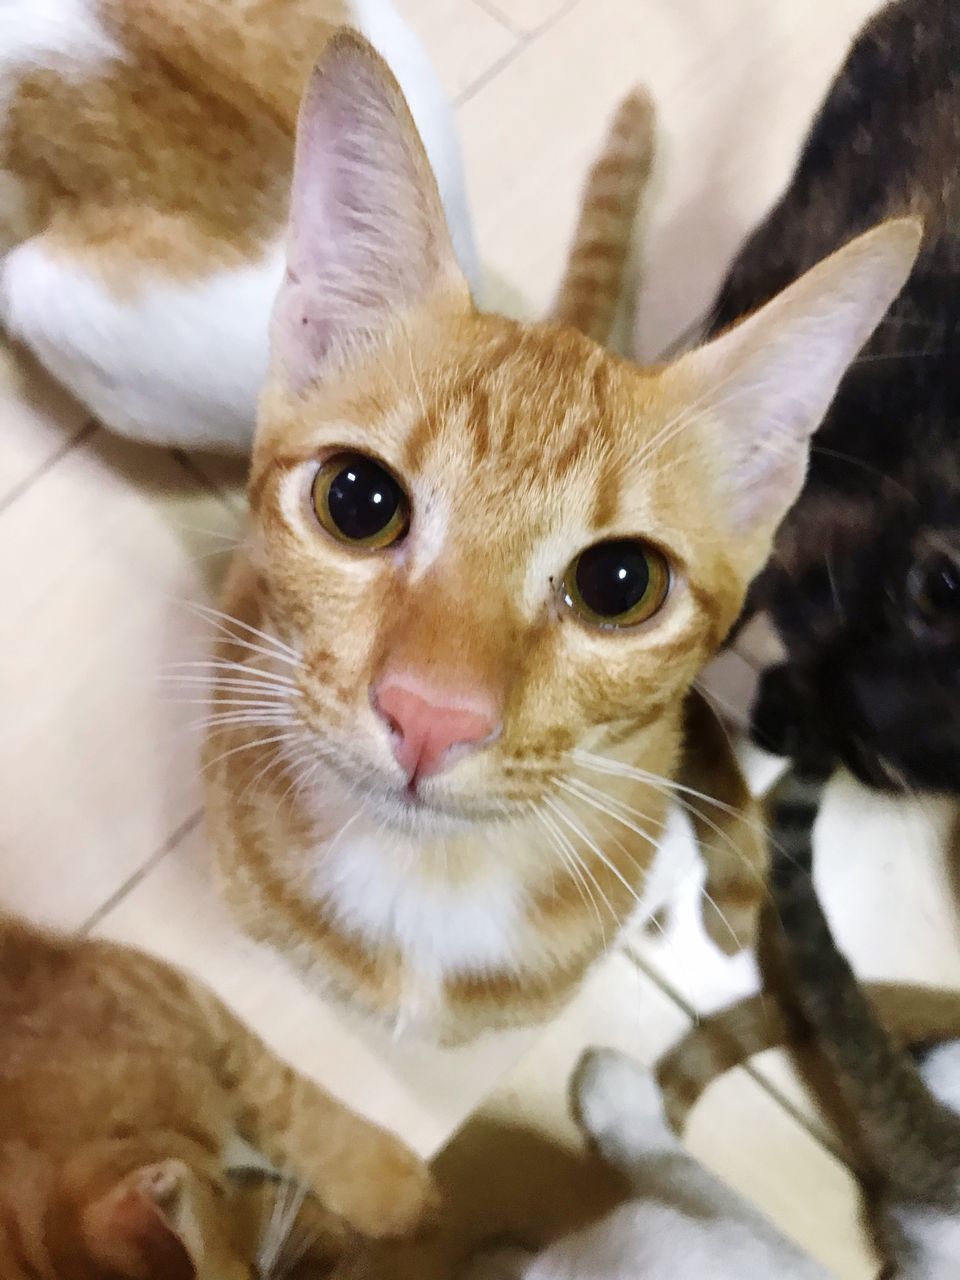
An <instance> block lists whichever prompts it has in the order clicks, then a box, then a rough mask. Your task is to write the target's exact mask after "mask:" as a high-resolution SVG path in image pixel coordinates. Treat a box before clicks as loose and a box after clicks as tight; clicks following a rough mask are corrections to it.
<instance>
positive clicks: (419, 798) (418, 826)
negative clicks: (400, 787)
mask: <svg viewBox="0 0 960 1280" xmlns="http://www.w3.org/2000/svg"><path fill="white" fill-rule="evenodd" d="M362 804H363V807H364V809H366V810H367V812H368V813H369V814H370V816H371V817H373V818H375V820H376V821H377V822H382V823H383V824H384V825H385V826H387V827H390V828H391V829H392V830H394V831H398V832H401V833H402V834H403V835H406V836H419V837H433V838H436V837H437V836H461V835H464V834H465V833H466V832H469V831H473V830H475V829H476V828H477V827H479V826H486V825H487V824H492V823H495V822H503V821H504V818H505V815H504V814H503V813H502V812H500V811H495V810H494V809H492V808H491V809H490V810H489V811H487V810H484V809H482V808H480V807H473V806H470V807H467V806H464V807H462V808H461V807H460V806H459V805H457V804H455V803H452V802H450V801H445V802H442V803H438V802H436V801H435V800H433V799H431V798H430V797H428V796H423V795H420V794H418V793H416V792H411V791H391V792H387V793H371V792H367V793H366V794H364V796H363V800H362Z"/></svg>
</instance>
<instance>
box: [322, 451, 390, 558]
mask: <svg viewBox="0 0 960 1280" xmlns="http://www.w3.org/2000/svg"><path fill="white" fill-rule="evenodd" d="M402 501H403V497H402V494H401V492H400V486H399V485H398V484H397V482H396V481H395V480H394V479H393V477H392V476H391V475H390V474H389V472H387V471H384V469H383V467H381V466H378V465H377V463H375V462H373V461H371V460H370V459H369V458H360V457H357V458H351V459H350V461H349V462H348V463H347V464H346V465H345V466H344V467H343V468H342V469H341V470H340V471H338V472H337V474H336V475H335V476H334V478H333V481H332V483H331V485H330V488H329V490H328V491H327V507H328V509H329V511H330V518H331V519H332V520H333V522H334V524H335V525H336V526H337V528H338V529H339V530H340V532H341V533H343V534H345V536H346V537H348V538H352V539H354V541H356V542H363V541H365V540H366V539H367V538H375V537H376V536H377V534H378V533H382V532H383V530H384V529H386V527H387V526H388V525H389V523H390V521H391V520H392V519H393V518H394V516H395V515H396V514H397V511H398V509H399V507H400V504H401V502H402Z"/></svg>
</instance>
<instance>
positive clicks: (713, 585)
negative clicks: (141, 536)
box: [224, 35, 919, 830]
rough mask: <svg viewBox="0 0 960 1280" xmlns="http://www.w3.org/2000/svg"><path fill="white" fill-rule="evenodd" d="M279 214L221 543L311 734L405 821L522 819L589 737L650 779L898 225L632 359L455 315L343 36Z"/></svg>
mask: <svg viewBox="0 0 960 1280" xmlns="http://www.w3.org/2000/svg"><path fill="white" fill-rule="evenodd" d="M291 207H292V212H291V223H290V232H289V243H288V271H287V277H286V281H285V283H284V285H283V288H282V290H281V293H280V296H279V299H278V302H277V306H276V310H275V314H274V320H273V368H272V375H271V380H270V383H269V385H268V387H267V389H266V391H265V394H264V397H263V400H262V404H261V413H260V423H259V429H258V436H257V442H256V448H255V456H254V462H253V469H252V477H251V483H250V498H251V511H252V527H251V533H250V537H249V540H248V545H247V551H246V555H245V562H246V565H247V569H246V572H247V575H248V590H249V593H250V594H251V595H252V596H254V597H255V598H256V601H257V606H256V609H254V610H252V611H251V615H250V616H252V617H259V619H260V620H261V622H260V625H261V627H262V629H264V630H267V631H269V632H270V634H271V635H276V636H279V638H280V640H281V641H282V643H283V644H285V645H286V646H288V649H287V653H288V655H293V656H292V657H289V656H288V658H287V663H288V665H287V666H284V665H283V662H281V663H280V664H279V665H278V666H277V670H278V672H279V673H280V674H281V675H285V676H286V677H287V678H288V679H289V680H290V681H291V682H292V683H293V684H295V685H296V689H297V699H296V701H295V704H294V706H293V711H294V714H295V716H296V718H297V720H298V723H299V725H300V727H301V729H304V728H305V729H306V732H307V735H308V737H309V742H308V746H307V751H308V752H309V751H310V750H311V749H312V751H313V758H314V759H315V760H317V761H318V762H326V763H328V764H329V766H330V767H331V768H332V769H333V770H334V772H336V773H338V774H339V775H340V776H341V778H342V779H343V780H344V781H345V782H346V783H347V784H348V785H349V786H350V787H351V788H353V789H354V791H355V793H356V794H357V795H359V796H360V797H362V799H363V802H364V805H365V806H366V808H367V809H368V810H369V811H370V812H371V813H373V814H374V815H375V816H376V817H377V818H379V819H380V820H382V821H384V822H386V823H388V824H398V825H400V826H401V827H404V828H406V829H409V828H411V827H413V828H414V829H418V830H419V829H421V828H422V829H424V830H426V829H427V828H428V827H429V826H430V824H431V823H432V824H433V825H434V827H435V826H436V825H437V824H440V825H442V824H443V823H444V822H445V821H447V820H452V821H453V822H454V823H456V822H462V821H464V820H467V821H481V822H482V821H484V820H500V819H502V818H503V817H504V816H505V815H508V814H510V813H514V812H520V811H521V810H522V809H523V808H524V806H527V805H529V804H530V803H531V802H532V801H534V802H535V801H537V800H539V799H540V798H541V797H542V796H543V795H544V794H545V793H549V792H550V790H551V789H555V788H556V786H557V785H558V780H559V782H561V783H562V782H563V780H564V777H565V775H566V774H567V773H568V772H569V771H570V770H573V769H574V768H575V767H576V762H577V761H578V760H579V761H583V760H585V759H586V758H587V755H586V753H591V754H592V755H593V756H599V757H601V758H605V757H607V756H608V755H609V754H611V753H616V752H621V753H622V752H624V751H626V752H629V753H630V758H631V760H632V761H633V762H634V763H638V762H639V763H641V764H643V765H645V766H646V767H648V768H653V769H656V770H658V771H660V770H669V769H670V768H672V765H673V762H674V757H675V749H676V738H677V725H678V719H679V714H680V708H681V703H682V699H683V696H684V694H685V692H686V690H687V689H688V687H689V685H690V682H691V681H692V679H693V678H694V677H695V675H696V673H697V672H698V670H699V669H700V667H701V666H702V665H703V663H704V661H705V660H706V659H707V658H708V657H709V656H710V655H711V654H712V653H713V652H714V650H715V649H716V648H717V646H718V645H719V644H720V642H721V641H722V639H723V638H724V636H725V635H726V633H727V630H728V628H729V627H730V625H731V624H732V622H733V620H734V619H735V618H736V616H737V613H738V611H739V609H740V607H741V603H742V600H743V597H744V593H745V589H746V586H747V584H748V583H749V581H750V579H751V578H752V577H753V576H754V574H756V572H757V571H758V570H759V569H760V567H761V566H762V564H763V563H764V560H765V559H766V557H767V555H768V552H769V548H770V544H771V539H772V536H773V533H774V531H775V529H776V527H777V525H778V523H779V521H780V520H781V518H782V516H783V514H784V512H785V511H786V509H787V507H788V506H789V505H790V503H791V502H792V501H793V500H794V498H795V497H796V495H797V493H798V492H799V489H800V486H801V484H802V482H803V478H804V473H805V467H806V459H807V448H808V439H809V436H810V434H811V433H812V431H813V430H814V429H815V428H816V426H817V424H818V422H819V420H820V419H821V417H822V415H823V413H824V412H825V410H826V408H827V405H828V404H829V402H830V399H831V397H832V396H833V394H834V391H835V389H836V386H837V384H838V381H839V379H840V377H841V376H842V374H843V371H844V369H845V367H846V365H847V364H848V362H849V361H850V360H851V359H852V357H853V356H854V355H855V353H856V351H857V350H858V349H859V347H860V346H861V344H862V343H863V342H864V340H865V339H866V337H867V336H868V334H869V333H870V331H871V330H872V328H873V327H874V325H875V324H876V323H877V321H878V320H879V319H880V317H881V316H882V314H883V312H884V310H885V309H886V307H887V306H888V304H889V302H890V301H891V299H892V298H893V296H894V295H895V294H896V292H897V291H898V289H899V288H900V286H901V285H902V283H903V281H904V279H905V277H906V275H907V273H908V271H909V268H910V265H911V263H912V260H913V257H914V255H915V252H916V249H917V243H918V235H919V232H918V228H917V226H916V224H914V223H911V222H899V223H894V224H889V225H887V226H885V227H883V228H880V229H878V230H876V231H874V232H872V233H870V234H868V235H866V236H864V237H862V238H861V239H859V240H858V241H856V242H855V243H854V244H852V245H850V246H848V247H847V248H846V249H845V250H843V251H841V252H840V253H839V254H837V255H835V256H834V257H833V258H831V259H829V260H828V261H827V262H825V263H823V264H821V265H820V266H819V267H818V268H816V269H815V270H814V271H812V272H810V273H809V274H808V275H807V276H805V277H804V278H803V279H802V280H801V281H799V282H798V283H797V284H796V285H794V286H793V287H792V288H791V289H789V290H787V291H786V292H785V293H783V294H781V295H780V296H779V297H778V298H776V299H775V300H774V301H773V302H772V303H770V304H769V305H768V306H767V307H765V308H764V309H763V310H762V311H761V312H759V313H758V314H756V315H755V316H753V317H751V318H750V319H748V320H747V321H745V322H744V323H743V324H741V325H739V326H737V328H735V329H733V330H731V331H730V332H729V333H727V334H725V335H723V336H721V337H720V338H718V339H717V340H716V341H714V342H712V343H711V344H709V345H707V346H705V347H703V348H701V349H700V350H697V351H694V352H692V353H689V354H687V355H685V356H684V357H683V358H681V359H680V360H678V361H677V362H675V363H673V364H671V365H669V366H666V367H658V368H651V369H641V368H637V367H634V366H631V365H629V364H627V363H624V362H623V361H620V360H618V359H616V358H614V357H612V356H611V355H609V354H607V353H606V352H604V351H603V350H601V349H600V348H599V347H597V346H596V345H595V344H594V343H592V342H591V341H589V340H587V339H586V338H584V337H583V336H582V335H580V334H578V333H577V332H575V331H573V330H571V329H565V328H561V327H558V326H552V325H545V324H519V323H516V322H514V321H511V320H507V319H503V318H501V317H498V316H490V315H482V314H480V313H478V311H477V310H476V309H475V307H474V305H473V303H472V301H471V298H470V295H469V292H468V289H467V286H466V283H465V282H464V279H463V277H462V275H461V273H460V271H459V269H458V267H457V265H456V260H455V258H454V254H453V252H452V249H451V244H450V237H449V235H448V233H447V229H446V226H445V224H444V220H443V214H442V210H441V206H440V202H439V199H438V196H437V190H436V185H435V183H434V180H433V177H432V175H431V173H430V170H429V167H428V164H427V161H426V157H425V154H424V151H423V148H422V146H421V144H420V141H419V139H418V137H417V134H416V132H415V129H414V126H413V124H412V121H411V119H410V116H409V112H408V111H407V108H406V106H405V103H404V101H403V99H402V97H401V95H400V92H399V90H398V88H397V86H396V84H395V82H394V80H393V78H392V76H391V75H390V73H389V71H388V70H387V69H386V67H385V66H384V65H383V63H382V62H381V61H380V60H379V58H377V56H376V55H375V54H374V53H373V52H372V51H371V50H370V49H369V48H368V47H367V46H366V45H365V44H364V43H363V42H362V41H361V40H360V39H359V38H358V37H356V36H353V35H341V36H339V37H338V38H336V39H335V40H334V41H333V42H332V43H331V45H330V46H329V47H328V49H327V51H326V52H325V54H324V57H323V59H322V62H321V64H320V66H319V67H318V69H317V71H316V73H315V75H314V77H313V79H312V81H311V84H310V86H309V88H308V91H307V94H306V97H305V100H304V104H303V108H302V112H301V118H300V127H299V139H298V147H297V161H296V172H295V179H294V188H293V196H292V206H291ZM227 687H229V686H227ZM224 696H225V697H226V696H227V695H226V694H224ZM302 736H303V735H302V734H301V738H302ZM311 744H312V745H311ZM625 744H626V745H625ZM300 746H301V749H302V747H303V742H302V741H301V743H300Z"/></svg>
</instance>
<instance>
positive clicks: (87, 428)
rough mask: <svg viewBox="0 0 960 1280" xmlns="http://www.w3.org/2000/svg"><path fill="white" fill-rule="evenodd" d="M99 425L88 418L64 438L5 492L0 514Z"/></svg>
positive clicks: (8, 508)
mask: <svg viewBox="0 0 960 1280" xmlns="http://www.w3.org/2000/svg"><path fill="white" fill-rule="evenodd" d="M99 426H100V424H99V422H97V420H96V418H88V419H87V421H86V422H85V423H84V424H83V426H81V427H79V428H78V429H77V430H76V431H75V432H74V433H73V435H72V436H70V437H69V438H68V439H67V440H65V441H64V442H63V444H62V445H60V447H59V448H58V449H56V450H55V451H54V452H53V453H52V454H51V455H50V457H49V458H45V459H44V460H43V462H41V463H40V464H39V466H37V467H35V468H34V469H33V471H31V472H30V473H29V475H26V476H24V478H23V479H22V480H21V481H19V483H17V484H15V485H14V486H13V488H12V489H11V490H10V491H9V492H8V493H5V494H4V495H3V497H2V498H0V516H2V515H4V514H5V513H6V512H7V511H9V510H10V508H11V507H12V506H14V505H15V504H16V503H17V502H18V501H19V499H20V498H22V497H23V496H24V494H25V493H28V492H29V491H30V490H31V489H32V488H33V486H34V485H35V484H36V483H37V482H38V481H39V480H42V479H43V477H44V476H45V475H47V474H48V473H49V472H51V471H52V470H53V469H54V467H55V466H56V465H57V463H58V462H61V461H62V460H63V459H64V458H66V457H69V455H70V454H71V453H73V451H74V450H75V449H79V448H80V446H81V445H83V444H85V443H86V442H87V440H89V439H90V437H91V436H92V435H93V434H94V433H95V432H96V431H97V429H98V428H99Z"/></svg>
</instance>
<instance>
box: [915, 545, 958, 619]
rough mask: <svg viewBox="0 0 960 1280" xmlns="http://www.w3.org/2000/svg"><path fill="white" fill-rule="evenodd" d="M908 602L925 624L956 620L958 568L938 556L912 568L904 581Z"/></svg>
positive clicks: (950, 560)
mask: <svg viewBox="0 0 960 1280" xmlns="http://www.w3.org/2000/svg"><path fill="white" fill-rule="evenodd" d="M908 587H909V591H910V599H911V601H912V602H913V604H914V606H915V607H916V608H917V609H918V610H919V612H920V613H921V614H922V615H923V617H924V618H925V619H926V620H927V621H928V622H934V623H935V622H940V621H943V620H945V619H947V618H950V619H951V620H957V619H960V565H958V564H957V562H956V561H955V560H953V559H951V557H950V556H948V555H944V554H938V555H935V556H933V558H932V559H930V560H927V561H926V562H925V563H924V564H920V565H914V567H913V568H912V569H911V571H910V577H909V580H908Z"/></svg>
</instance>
